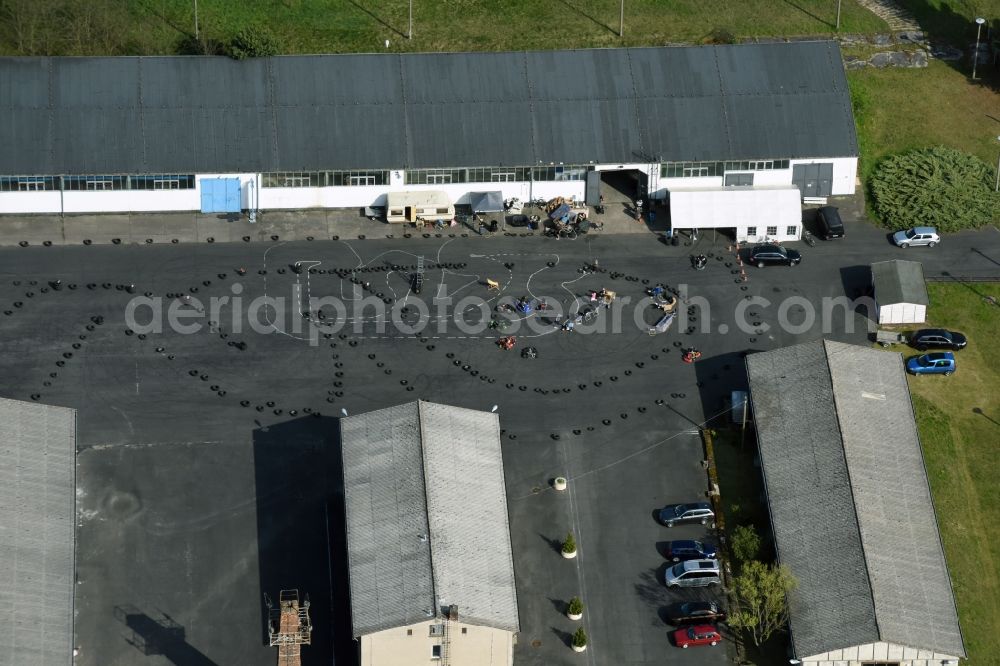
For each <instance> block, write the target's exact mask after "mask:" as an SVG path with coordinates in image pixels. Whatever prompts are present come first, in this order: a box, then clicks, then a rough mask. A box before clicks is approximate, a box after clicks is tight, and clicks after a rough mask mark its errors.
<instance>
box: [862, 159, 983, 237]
mask: <svg viewBox="0 0 1000 666" xmlns="http://www.w3.org/2000/svg"><path fill="white" fill-rule="evenodd" d="M870 187H871V193H872V199H873V200H872V208H873V210H874V212H875V214H876V215H877V216H878V219H879V220H880V221H881V223H882V224H883V225H884V226H886V227H888V228H889V229H892V230H898V229H908V228H910V227H914V226H928V227H937V230H938V231H939V232H954V231H960V230H962V229H978V228H979V227H982V226H985V225H988V224H996V223H998V222H1000V193H997V192H996V190H995V187H996V172H995V171H994V170H993V168H992V166H990V165H988V164H986V163H985V162H983V161H982V160H980V159H979V158H978V157H975V156H974V155H969V154H967V153H963V152H961V151H958V150H954V149H951V148H944V147H937V148H923V149H919V150H912V151H910V152H907V153H903V154H901V155H895V156H893V157H889V158H887V159H885V160H883V161H882V162H881V163H880V164H879V165H878V166H877V167H876V168H875V172H874V173H873V174H872V179H871V183H870Z"/></svg>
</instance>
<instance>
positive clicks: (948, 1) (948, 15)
mask: <svg viewBox="0 0 1000 666" xmlns="http://www.w3.org/2000/svg"><path fill="white" fill-rule="evenodd" d="M896 1H897V2H899V4H901V5H903V6H904V7H906V8H907V9H908V10H910V12H911V13H912V14H913V15H914V16H915V17H916V19H917V21H918V22H919V23H920V25H921V26H922V27H923V29H924V30H925V31H926V32H928V33H929V34H930V35H931V36H933V37H937V38H940V39H943V40H946V41H948V42H950V43H952V44H964V43H971V42H972V41H973V40H975V38H976V24H975V22H974V21H975V19H976V18H977V17H982V18H984V19H986V20H991V19H994V20H1000V0H896ZM985 31H986V26H985V25H984V26H983V33H984V34H985Z"/></svg>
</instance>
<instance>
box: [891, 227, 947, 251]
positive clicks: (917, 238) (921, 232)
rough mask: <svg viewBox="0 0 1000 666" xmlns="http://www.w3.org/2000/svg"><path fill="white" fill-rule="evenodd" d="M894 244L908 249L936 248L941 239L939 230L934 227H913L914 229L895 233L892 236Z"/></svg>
mask: <svg viewBox="0 0 1000 666" xmlns="http://www.w3.org/2000/svg"><path fill="white" fill-rule="evenodd" d="M892 242H893V243H895V244H896V245H898V246H899V247H902V248H907V247H910V246H911V245H914V246H916V245H926V246H927V247H934V246H935V245H937V244H938V243H939V242H941V237H940V236H938V233H937V229H935V228H934V227H913V228H912V229H905V230H903V231H897V232H896V233H894V234H893V235H892Z"/></svg>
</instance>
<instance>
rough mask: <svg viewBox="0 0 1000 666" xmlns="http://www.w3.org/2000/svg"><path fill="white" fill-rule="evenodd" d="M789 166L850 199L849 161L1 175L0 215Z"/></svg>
mask: <svg viewBox="0 0 1000 666" xmlns="http://www.w3.org/2000/svg"><path fill="white" fill-rule="evenodd" d="M797 165H826V166H827V168H829V169H830V170H831V172H832V174H833V178H832V179H831V180H830V181H829V183H828V189H827V190H824V191H825V194H824V195H823V196H822V197H817V199H819V198H822V199H825V197H826V196H842V195H851V194H854V191H855V173H856V171H857V158H856V157H835V158H828V159H817V160H809V161H802V160H788V159H767V160H765V159H760V160H742V161H716V162H669V163H651V164H627V165H617V164H615V165H607V164H597V165H589V164H588V165H559V166H555V165H553V166H535V167H457V168H449V169H366V170H350V171H341V170H330V171H282V172H258V173H201V174H140V175H126V174H105V175H101V174H92V175H84V176H78V175H74V176H0V214H20V215H23V214H66V215H71V214H75V213H129V212H168V211H178V212H180V211H199V210H202V203H201V202H202V186H203V185H202V184H203V182H204V181H205V180H217V179H238V180H239V183H240V207H241V210H243V211H249V210H260V211H264V210H302V209H310V208H354V207H361V206H384V205H385V199H386V195H387V194H388V193H389V192H392V191H397V192H398V191H403V190H406V191H413V190H442V191H444V192H447V193H448V195H449V196H450V197H451V200H452V203H453V204H456V205H464V204H467V203H468V202H469V195H470V194H471V193H474V192H482V191H485V190H492V191H499V192H501V193H502V194H503V197H504V199H510V198H514V197H516V198H518V199H520V200H521V201H529V200H531V199H545V200H548V199H551V198H553V197H557V196H561V197H566V198H572V199H577V200H580V201H583V200H584V199H585V198H586V197H587V196H588V182H587V173H588V172H591V171H596V172H610V171H616V170H631V171H638V172H639V173H641V174H643V175H644V176H645V177H646V178H647V182H648V183H649V185H648V193H649V196H650V197H651V198H653V199H658V200H663V201H667V200H669V197H670V192H672V191H678V190H700V189H709V188H719V187H724V186H738V187H755V188H757V187H760V188H774V187H780V186H785V187H789V186H795V185H799V183H797V182H795V180H793V176H794V175H795V167H796V166H797ZM707 173H711V174H713V175H705V174H707ZM800 190H801V187H800ZM593 198H595V197H593V196H592V197H591V199H593Z"/></svg>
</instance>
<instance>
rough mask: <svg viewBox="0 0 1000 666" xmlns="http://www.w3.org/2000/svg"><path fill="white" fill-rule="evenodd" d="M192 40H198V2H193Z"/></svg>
mask: <svg viewBox="0 0 1000 666" xmlns="http://www.w3.org/2000/svg"><path fill="white" fill-rule="evenodd" d="M194 38H195V39H198V0H194Z"/></svg>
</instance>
